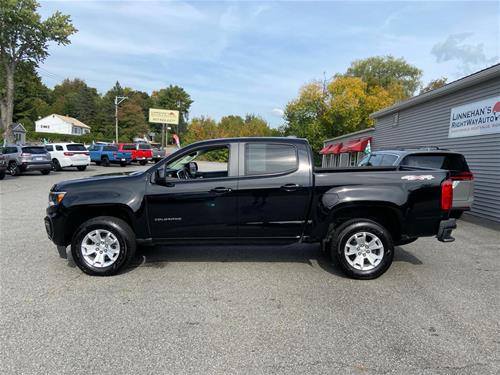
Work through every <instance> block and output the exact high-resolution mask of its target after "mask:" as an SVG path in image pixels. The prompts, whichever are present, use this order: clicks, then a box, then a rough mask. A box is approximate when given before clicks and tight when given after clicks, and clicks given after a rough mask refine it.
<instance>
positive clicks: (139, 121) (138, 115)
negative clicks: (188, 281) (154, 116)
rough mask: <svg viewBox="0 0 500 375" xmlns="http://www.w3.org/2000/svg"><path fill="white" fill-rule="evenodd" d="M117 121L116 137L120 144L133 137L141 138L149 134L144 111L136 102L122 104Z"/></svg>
mask: <svg viewBox="0 0 500 375" xmlns="http://www.w3.org/2000/svg"><path fill="white" fill-rule="evenodd" d="M118 120H119V132H118V135H119V139H120V141H122V142H130V141H132V140H133V138H134V137H143V136H144V135H147V134H148V133H149V126H148V123H147V122H146V119H145V118H144V111H143V109H142V108H141V106H140V105H139V104H138V103H137V102H134V101H125V102H123V104H122V105H121V107H120V111H119V112H118Z"/></svg>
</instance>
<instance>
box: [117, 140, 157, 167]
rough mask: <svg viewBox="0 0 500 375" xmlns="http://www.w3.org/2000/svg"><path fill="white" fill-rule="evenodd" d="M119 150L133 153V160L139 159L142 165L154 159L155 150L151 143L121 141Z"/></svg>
mask: <svg viewBox="0 0 500 375" xmlns="http://www.w3.org/2000/svg"><path fill="white" fill-rule="evenodd" d="M118 150H120V151H123V152H129V153H131V155H132V161H137V162H139V164H140V165H146V163H147V162H148V161H151V160H153V150H152V149H151V145H150V144H149V143H119V144H118Z"/></svg>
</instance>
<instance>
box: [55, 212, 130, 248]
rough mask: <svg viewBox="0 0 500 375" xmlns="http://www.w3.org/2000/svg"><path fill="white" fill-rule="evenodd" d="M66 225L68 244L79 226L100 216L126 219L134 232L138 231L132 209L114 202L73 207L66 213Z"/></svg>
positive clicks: (66, 241)
mask: <svg viewBox="0 0 500 375" xmlns="http://www.w3.org/2000/svg"><path fill="white" fill-rule="evenodd" d="M65 216H66V220H67V221H66V226H65V229H64V232H65V239H64V242H65V243H66V244H70V243H71V240H72V237H73V234H74V233H75V232H76V230H77V229H78V227H80V225H82V224H83V223H84V222H86V221H87V220H90V219H93V218H96V217H99V216H111V217H116V218H118V219H122V220H123V221H125V222H126V223H127V224H128V225H130V227H131V228H132V230H133V231H134V233H137V231H136V230H137V227H138V226H137V222H136V218H135V215H134V213H133V212H132V209H131V208H130V207H128V206H126V205H123V204H113V205H85V206H77V207H72V208H71V209H70V210H69V211H68V212H67V213H66V215H65Z"/></svg>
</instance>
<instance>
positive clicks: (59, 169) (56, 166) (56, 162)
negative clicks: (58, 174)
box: [52, 159, 62, 171]
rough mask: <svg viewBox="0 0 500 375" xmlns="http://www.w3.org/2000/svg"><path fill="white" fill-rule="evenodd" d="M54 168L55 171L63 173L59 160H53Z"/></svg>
mask: <svg viewBox="0 0 500 375" xmlns="http://www.w3.org/2000/svg"><path fill="white" fill-rule="evenodd" d="M52 167H53V169H54V170H55V171H62V167H61V163H59V160H57V159H52Z"/></svg>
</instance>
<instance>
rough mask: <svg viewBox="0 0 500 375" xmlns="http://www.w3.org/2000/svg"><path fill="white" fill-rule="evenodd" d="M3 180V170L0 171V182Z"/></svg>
mask: <svg viewBox="0 0 500 375" xmlns="http://www.w3.org/2000/svg"><path fill="white" fill-rule="evenodd" d="M4 178H5V170H2V171H0V180H3V179H4Z"/></svg>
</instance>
